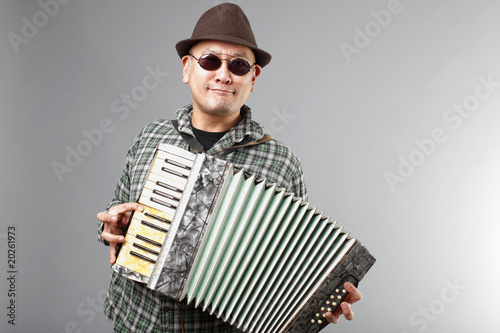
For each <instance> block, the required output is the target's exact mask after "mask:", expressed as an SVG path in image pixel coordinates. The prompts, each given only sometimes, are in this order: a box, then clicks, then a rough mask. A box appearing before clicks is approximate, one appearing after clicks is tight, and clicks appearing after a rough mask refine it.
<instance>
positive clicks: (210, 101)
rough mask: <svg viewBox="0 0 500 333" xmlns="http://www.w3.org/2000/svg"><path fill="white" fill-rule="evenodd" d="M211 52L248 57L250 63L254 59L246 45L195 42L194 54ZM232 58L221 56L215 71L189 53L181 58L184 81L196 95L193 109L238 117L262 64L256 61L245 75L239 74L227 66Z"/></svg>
mask: <svg viewBox="0 0 500 333" xmlns="http://www.w3.org/2000/svg"><path fill="white" fill-rule="evenodd" d="M207 53H212V54H215V55H217V56H218V57H219V58H220V59H227V60H232V59H235V58H242V59H245V60H246V61H247V62H248V63H249V64H250V65H252V64H253V63H254V62H255V57H254V54H253V52H252V50H251V49H249V48H248V47H245V46H241V45H236V44H231V43H225V42H218V41H202V42H199V43H198V44H196V45H195V46H194V47H193V48H192V50H191V54H192V55H193V56H195V57H196V58H197V59H199V58H200V57H201V56H202V55H204V54H207ZM228 63H229V61H225V60H222V65H221V66H220V67H219V68H218V69H216V70H213V71H209V70H206V69H203V68H202V67H201V66H200V65H199V64H198V61H197V60H196V59H194V58H193V57H191V56H190V55H187V56H184V57H183V58H182V65H183V80H182V81H183V82H184V83H189V88H190V89H191V94H192V96H193V112H201V113H204V114H205V115H211V116H217V117H233V118H235V117H238V116H239V110H240V108H241V107H242V106H243V104H245V102H246V100H247V99H248V96H249V95H250V93H251V92H252V91H253V89H254V84H255V79H256V77H257V76H258V75H259V74H260V71H261V67H260V66H259V65H254V66H252V68H251V69H250V71H249V72H248V73H246V74H244V75H236V74H234V73H232V72H231V71H230V70H229V68H228Z"/></svg>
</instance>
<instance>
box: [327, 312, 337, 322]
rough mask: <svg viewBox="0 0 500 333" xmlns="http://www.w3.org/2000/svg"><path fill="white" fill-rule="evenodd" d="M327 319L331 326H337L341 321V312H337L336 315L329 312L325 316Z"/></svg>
mask: <svg viewBox="0 0 500 333" xmlns="http://www.w3.org/2000/svg"><path fill="white" fill-rule="evenodd" d="M325 318H326V320H327V321H328V322H329V323H330V324H337V323H338V322H339V320H340V312H339V311H335V312H334V313H331V312H327V313H326V314H325Z"/></svg>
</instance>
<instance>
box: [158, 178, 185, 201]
mask: <svg viewBox="0 0 500 333" xmlns="http://www.w3.org/2000/svg"><path fill="white" fill-rule="evenodd" d="M156 185H158V186H161V187H164V188H166V189H168V190H170V191H174V192H176V193H179V194H180V195H182V190H180V189H178V188H177V187H174V186H172V185H169V184H167V183H164V182H161V181H159V180H158V181H157V182H156ZM177 201H179V198H177Z"/></svg>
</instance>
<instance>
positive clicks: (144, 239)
mask: <svg viewBox="0 0 500 333" xmlns="http://www.w3.org/2000/svg"><path fill="white" fill-rule="evenodd" d="M135 238H137V239H140V240H142V241H144V242H146V243H149V244H151V245H154V246H157V247H161V245H162V244H160V243H158V242H155V241H154V240H152V239H149V238H147V237H146V236H143V235H135Z"/></svg>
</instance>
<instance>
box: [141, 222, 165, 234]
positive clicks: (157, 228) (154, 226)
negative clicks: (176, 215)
mask: <svg viewBox="0 0 500 333" xmlns="http://www.w3.org/2000/svg"><path fill="white" fill-rule="evenodd" d="M141 223H142V224H144V225H145V226H148V227H150V228H153V229H156V230H158V231H161V232H164V233H167V232H168V230H167V229H164V228H162V227H159V226H157V225H156V224H153V223H151V222H148V221H144V220H142V221H141Z"/></svg>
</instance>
